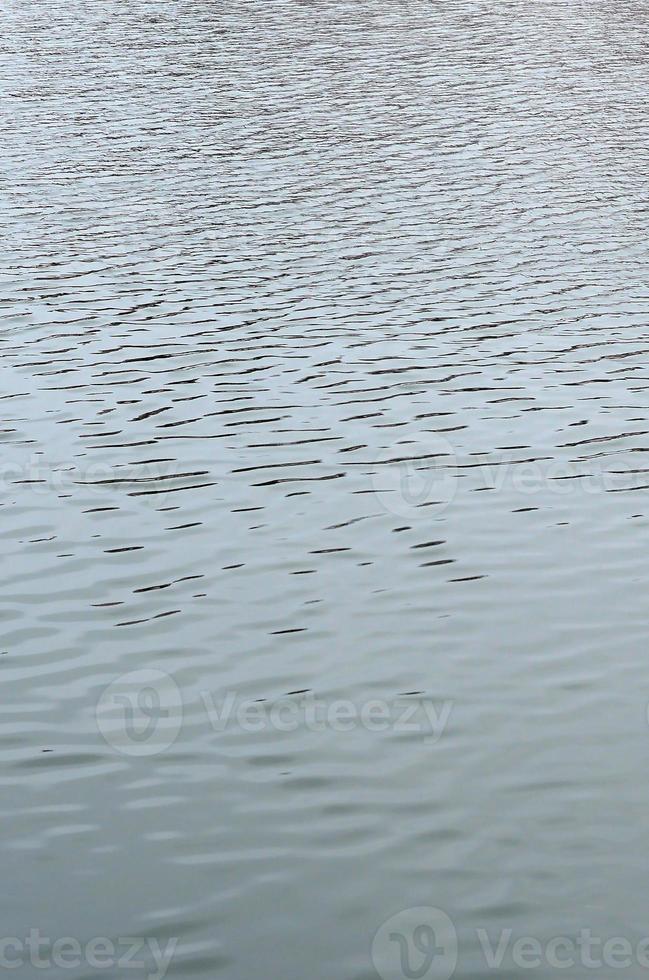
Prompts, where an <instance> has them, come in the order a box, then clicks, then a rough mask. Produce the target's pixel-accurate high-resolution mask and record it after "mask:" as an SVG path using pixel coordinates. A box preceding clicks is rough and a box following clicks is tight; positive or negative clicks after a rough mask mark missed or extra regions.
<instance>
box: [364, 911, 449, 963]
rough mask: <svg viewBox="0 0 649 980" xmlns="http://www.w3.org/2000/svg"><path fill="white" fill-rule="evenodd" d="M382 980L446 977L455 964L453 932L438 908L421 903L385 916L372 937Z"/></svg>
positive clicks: (373, 959)
mask: <svg viewBox="0 0 649 980" xmlns="http://www.w3.org/2000/svg"><path fill="white" fill-rule="evenodd" d="M372 962H373V964H374V967H375V968H376V971H377V973H378V974H379V976H380V977H382V980H450V978H451V977H452V976H453V974H454V972H455V967H456V966H457V933H456V931H455V926H454V925H453V923H452V921H451V920H450V918H449V917H448V915H447V914H446V912H442V910H441V909H436V908H433V907H432V906H427V905H422V906H419V907H417V908H412V909H404V910H403V911H402V912H397V914H396V915H393V916H391V917H390V918H389V919H387V920H386V921H385V922H384V923H383V925H382V926H381V927H380V928H379V929H378V930H377V932H376V935H375V936H374V939H373V940H372Z"/></svg>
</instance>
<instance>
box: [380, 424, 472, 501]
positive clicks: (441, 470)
mask: <svg viewBox="0 0 649 980" xmlns="http://www.w3.org/2000/svg"><path fill="white" fill-rule="evenodd" d="M372 488H373V490H374V493H375V494H376V496H377V498H378V500H379V501H380V503H381V505H382V507H383V508H384V509H385V510H386V511H388V513H390V514H394V515H395V516H397V517H404V518H408V519H413V518H417V517H424V516H425V515H427V514H429V513H430V511H429V510H428V508H429V507H431V508H433V509H434V512H435V514H437V513H439V512H440V510H443V509H445V508H446V507H448V505H449V504H450V503H451V501H452V500H453V497H454V496H455V491H456V489H457V467H456V458H455V451H454V449H453V447H452V446H451V444H450V442H448V441H447V440H446V439H444V438H443V437H442V436H440V435H438V434H437V433H435V432H416V433H414V434H413V435H412V436H408V437H405V436H404V437H403V438H402V439H400V440H399V441H398V442H395V443H392V444H391V445H389V446H386V447H385V448H383V449H382V450H380V452H379V453H377V454H375V457H374V464H373V467H372Z"/></svg>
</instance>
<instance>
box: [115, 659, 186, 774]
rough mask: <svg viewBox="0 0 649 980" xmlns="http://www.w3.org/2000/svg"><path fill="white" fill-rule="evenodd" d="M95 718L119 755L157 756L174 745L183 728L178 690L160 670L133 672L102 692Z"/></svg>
mask: <svg viewBox="0 0 649 980" xmlns="http://www.w3.org/2000/svg"><path fill="white" fill-rule="evenodd" d="M96 716H97V727H98V728H99V731H100V733H101V734H102V735H103V737H104V739H105V740H106V742H107V743H108V744H109V745H110V746H112V748H114V749H116V750H117V751H118V752H121V753H122V754H123V755H132V756H144V755H158V753H160V752H164V751H165V749H168V748H169V746H170V745H173V743H174V742H175V741H176V739H177V738H178V734H179V732H180V729H181V726H182V719H183V700H182V695H181V693H180V688H179V687H178V685H177V684H176V682H175V680H174V679H173V677H171V675H170V674H166V673H165V672H164V671H162V670H154V669H153V668H144V669H142V670H132V671H129V673H128V674H122V676H121V677H118V678H117V679H116V680H114V681H113V682H112V684H109V685H108V687H107V688H106V689H105V690H104V691H103V693H102V695H101V697H100V698H99V701H98V703H97V712H96Z"/></svg>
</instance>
